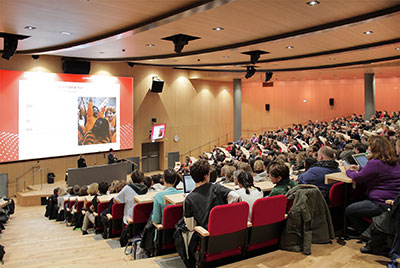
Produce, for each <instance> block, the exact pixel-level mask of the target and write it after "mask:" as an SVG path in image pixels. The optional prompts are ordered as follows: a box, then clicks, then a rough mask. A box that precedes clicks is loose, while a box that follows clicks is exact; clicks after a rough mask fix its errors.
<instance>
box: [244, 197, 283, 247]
mask: <svg viewBox="0 0 400 268" xmlns="http://www.w3.org/2000/svg"><path fill="white" fill-rule="evenodd" d="M286 205H287V199H286V196H285V195H276V196H271V197H264V198H260V199H258V200H256V201H255V202H254V204H253V208H252V214H251V223H252V228H251V230H250V235H249V240H248V241H249V242H248V247H247V251H252V250H256V249H259V248H263V247H268V246H272V245H276V244H278V241H279V238H280V236H281V234H282V229H283V226H284V222H285V211H286Z"/></svg>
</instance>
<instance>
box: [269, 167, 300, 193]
mask: <svg viewBox="0 0 400 268" xmlns="http://www.w3.org/2000/svg"><path fill="white" fill-rule="evenodd" d="M268 174H269V177H270V178H271V181H272V183H274V184H275V186H274V188H273V189H272V191H271V193H270V194H269V195H268V196H274V195H280V194H283V195H285V194H286V193H287V192H288V191H289V190H290V189H291V188H293V187H294V186H296V185H297V182H295V181H292V180H291V179H290V178H289V168H288V166H287V165H285V163H284V162H282V161H272V162H271V163H270V164H269V166H268Z"/></svg>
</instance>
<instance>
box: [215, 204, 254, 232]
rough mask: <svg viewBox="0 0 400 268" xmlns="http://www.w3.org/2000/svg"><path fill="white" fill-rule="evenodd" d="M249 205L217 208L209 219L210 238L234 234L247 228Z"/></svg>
mask: <svg viewBox="0 0 400 268" xmlns="http://www.w3.org/2000/svg"><path fill="white" fill-rule="evenodd" d="M248 217H249V204H248V203H246V202H239V203H233V204H228V205H220V206H215V207H214V208H213V209H211V212H210V217H209V219H208V232H209V233H210V236H217V235H223V234H227V233H234V232H238V231H241V230H244V229H246V228H247V219H248Z"/></svg>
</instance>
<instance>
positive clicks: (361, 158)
mask: <svg viewBox="0 0 400 268" xmlns="http://www.w3.org/2000/svg"><path fill="white" fill-rule="evenodd" d="M353 158H354V160H355V161H356V162H357V164H358V165H359V166H360V167H365V165H366V164H367V162H368V158H367V157H366V156H365V154H355V155H353Z"/></svg>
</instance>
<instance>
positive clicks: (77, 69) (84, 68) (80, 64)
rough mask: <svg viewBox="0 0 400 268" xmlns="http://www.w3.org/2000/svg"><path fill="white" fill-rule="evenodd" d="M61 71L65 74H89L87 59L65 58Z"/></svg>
mask: <svg viewBox="0 0 400 268" xmlns="http://www.w3.org/2000/svg"><path fill="white" fill-rule="evenodd" d="M62 69H63V72H64V73H66V74H89V72H90V62H89V61H76V60H65V61H64V62H63V64H62Z"/></svg>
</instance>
